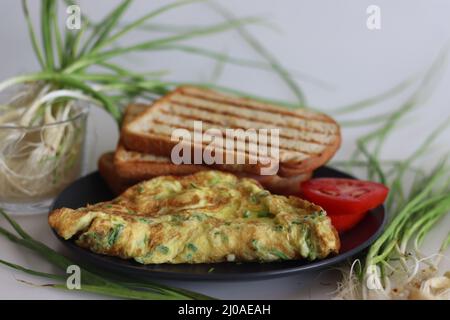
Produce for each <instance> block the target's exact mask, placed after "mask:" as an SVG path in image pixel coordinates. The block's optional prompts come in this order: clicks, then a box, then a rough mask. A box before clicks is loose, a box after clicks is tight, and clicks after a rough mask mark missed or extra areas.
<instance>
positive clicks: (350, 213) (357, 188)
mask: <svg viewBox="0 0 450 320" xmlns="http://www.w3.org/2000/svg"><path fill="white" fill-rule="evenodd" d="M388 192H389V189H388V188H387V187H386V186H384V185H383V184H381V183H376V182H371V181H362V180H354V179H340V178H317V179H312V180H309V181H305V182H303V183H302V184H301V193H302V196H303V198H305V199H306V200H308V201H311V202H313V203H315V204H317V205H319V206H321V207H322V208H324V209H325V211H326V212H327V214H328V216H329V217H330V218H331V222H332V223H333V225H334V227H335V228H336V229H337V231H338V232H344V231H347V230H349V229H350V228H352V227H353V226H355V225H356V224H357V223H358V222H359V221H361V220H362V218H364V216H365V215H366V213H367V211H369V210H370V209H374V208H376V207H378V206H379V205H380V204H382V203H383V202H384V200H386V197H387V195H388Z"/></svg>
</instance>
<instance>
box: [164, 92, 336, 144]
mask: <svg viewBox="0 0 450 320" xmlns="http://www.w3.org/2000/svg"><path fill="white" fill-rule="evenodd" d="M173 98H175V97H171V99H169V100H168V102H167V103H168V104H172V105H177V106H179V107H188V108H192V109H197V110H203V111H207V112H210V113H212V114H217V115H220V116H228V117H234V118H238V119H246V120H249V121H253V122H260V123H264V124H270V125H282V126H284V127H288V128H292V129H295V130H298V131H307V132H313V133H321V134H324V135H336V133H337V128H336V126H335V125H332V123H331V122H324V121H320V120H312V119H304V118H301V119H298V121H297V123H296V125H293V124H289V123H286V121H274V120H273V117H274V116H276V115H278V116H282V117H290V118H291V117H292V116H291V115H286V114H276V113H271V112H267V110H260V111H259V112H260V113H259V114H253V117H249V116H246V115H244V114H243V113H242V110H244V109H243V108H240V109H239V108H236V111H234V110H232V111H230V110H226V108H227V107H228V105H221V106H220V107H217V109H213V107H211V106H208V105H206V104H205V102H203V103H204V105H200V104H201V102H200V101H197V103H200V104H196V103H194V102H186V101H177V100H173ZM163 105H164V104H161V105H159V106H158V107H159V108H161V107H162V106H163ZM264 114H265V116H264ZM271 117H272V121H271V120H266V119H271ZM280 120H281V119H280ZM300 122H302V123H303V124H301V123H300ZM308 123H310V124H311V123H314V124H316V126H313V127H312V126H311V125H309V126H308V125H307V124H308ZM321 125H322V126H323V125H325V126H326V127H327V128H328V129H325V128H321Z"/></svg>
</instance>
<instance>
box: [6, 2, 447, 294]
mask: <svg viewBox="0 0 450 320" xmlns="http://www.w3.org/2000/svg"><path fill="white" fill-rule="evenodd" d="M110 2H111V3H112V2H115V3H116V2H117V1H108V3H106V1H104V2H102V1H95V2H94V1H90V2H89V1H81V4H82V6H81V7H82V11H83V12H89V13H90V14H91V15H93V16H94V17H98V16H101V15H102V13H104V12H105V11H106V10H107V9H109V8H110V7H111V6H112V4H110ZM157 2H158V3H162V1H157ZM36 3H37V1H36V2H33V3H32V11H33V12H35V9H36ZM227 3H228V6H229V8H231V9H233V10H234V11H235V12H237V13H239V14H240V15H241V16H246V15H261V16H263V17H266V18H268V19H269V21H271V22H273V23H275V24H276V25H277V26H278V27H279V29H280V30H281V32H278V31H275V32H274V31H273V30H271V29H267V28H264V27H252V28H251V29H252V31H253V33H254V34H255V35H257V36H258V38H259V39H261V41H262V42H263V43H264V44H265V45H266V46H267V47H270V48H271V51H272V52H273V53H274V55H276V56H277V57H278V58H279V59H280V60H281V61H283V63H284V64H285V65H286V66H289V67H290V68H292V69H295V70H301V71H303V72H306V73H308V74H311V75H314V76H315V77H317V78H319V79H322V80H326V83H327V84H329V85H328V86H327V87H326V88H323V87H319V86H317V85H314V84H311V83H309V82H307V81H305V80H304V79H302V78H300V79H298V80H299V83H300V85H302V87H303V88H304V90H305V92H306V95H307V98H308V101H309V102H310V104H311V105H312V106H317V107H320V108H322V109H324V110H327V108H329V109H332V108H333V107H337V106H340V105H344V104H347V103H350V102H352V101H355V100H358V99H361V98H365V97H368V96H371V95H375V94H377V93H379V92H381V91H383V90H386V89H388V88H390V87H392V86H393V85H395V84H396V83H398V82H400V81H401V80H403V79H405V78H407V77H408V76H410V75H412V74H415V73H416V72H420V71H422V70H424V68H426V67H427V66H429V65H430V64H431V62H432V61H433V59H434V57H435V56H436V55H437V53H438V52H439V50H440V49H441V48H442V47H443V46H444V45H445V44H446V42H447V41H448V40H449V39H450V37H449V36H450V20H449V19H448V12H450V2H449V1H445V0H442V1H439V0H432V1H419V0H417V1H411V0H408V1H407V0H397V1H388V0H383V1H381V0H379V1H376V3H375V2H374V1H365V0H351V1H350V0H348V1H339V2H338V1H331V0H329V1H324V0H322V1H298V0H284V1H277V6H276V7H275V6H273V4H274V2H273V1H269V0H264V1H262V0H247V1H245V2H243V1H237V0H233V1H227ZM278 4H279V5H278ZM370 4H377V5H379V6H380V7H381V10H382V11H381V12H382V29H381V30H379V31H369V30H368V29H367V28H366V8H367V6H369V5H370ZM148 6H149V4H148V2H145V1H142V0H141V1H137V3H136V4H135V5H134V6H133V7H132V9H131V11H130V14H129V15H128V16H127V18H128V20H129V19H132V18H135V17H137V16H139V15H140V14H142V12H143V10H146V8H147V7H148ZM0 11H1V13H2V19H1V20H0V43H1V45H0V58H1V59H0V61H1V62H0V79H6V78H7V77H11V76H14V75H16V74H19V73H24V72H29V71H32V70H35V69H36V68H37V64H36V62H35V60H34V57H33V54H32V52H31V49H30V45H29V41H28V38H27V34H26V29H25V24H24V21H23V19H22V15H21V8H20V6H19V2H18V1H15V0H4V1H2V3H1V4H0ZM62 14H63V13H62ZM167 19H170V20H167ZM167 19H166V20H160V21H163V22H166V23H167V22H168V21H169V22H174V23H175V22H176V23H189V24H197V23H199V24H200V23H208V22H210V23H211V22H214V21H217V19H218V17H217V16H216V15H214V14H211V13H210V11H208V10H206V9H204V8H203V7H202V6H199V5H196V7H195V8H191V9H189V8H188V9H183V10H180V11H179V12H177V13H170V14H168V15H167ZM142 36H143V34H137V35H133V36H132V38H133V39H138V38H139V39H141V38H140V37H142ZM144 36H145V34H144ZM133 39H131V40H130V41H132V40H133ZM195 43H196V44H198V45H204V46H208V47H211V48H214V49H216V50H223V51H226V52H228V53H229V54H230V55H231V54H232V55H234V56H240V57H247V58H257V55H255V53H254V52H252V50H250V49H249V48H248V47H247V46H246V45H245V44H244V43H242V41H241V40H240V39H239V37H238V36H237V35H236V34H235V33H231V34H228V35H226V36H222V37H217V38H216V39H202V40H200V41H196V42H195ZM180 57H181V55H180V54H176V53H175V54H174V53H170V54H156V55H153V54H152V55H151V58H146V56H145V54H141V55H133V56H132V58H131V59H127V60H126V61H124V63H126V64H128V65H129V66H130V67H134V68H139V69H140V70H143V69H145V68H148V69H149V70H151V68H153V69H160V68H167V67H169V68H170V69H171V70H177V71H176V72H174V73H173V75H171V76H170V78H171V79H190V80H207V79H209V75H210V73H211V70H212V69H213V67H214V63H212V62H210V61H206V60H204V59H201V58H192V57H185V56H183V57H184V58H182V59H180ZM447 69H448V68H447ZM447 69H445V70H444V71H443V75H442V79H441V81H440V84H439V85H438V87H437V88H436V91H435V92H434V94H433V96H432V98H431V99H430V100H429V101H427V102H426V103H425V104H424V105H423V106H421V107H420V108H419V109H418V110H417V111H415V112H414V113H412V114H411V115H409V116H408V117H407V119H406V120H405V121H403V122H402V123H401V125H400V126H399V129H398V131H396V133H395V135H394V136H392V138H391V139H390V140H389V141H388V143H387V145H386V148H385V149H384V150H383V156H384V157H385V158H388V159H396V158H397V159H398V158H400V159H401V158H403V157H405V156H406V155H408V154H409V153H410V152H411V151H412V150H414V148H415V147H416V146H417V145H418V144H419V143H420V142H421V141H422V139H423V138H424V137H425V136H426V133H427V132H430V130H431V129H432V128H433V127H434V126H435V124H436V123H440V121H442V119H445V118H447V117H448V116H449V115H450V106H449V105H450V104H449V103H450V99H449V98H450V94H449V89H448V88H449V87H450V75H449V72H448V70H447ZM220 83H221V84H224V85H228V86H233V87H235V88H241V89H242V90H247V91H250V92H253V93H259V94H261V95H265V96H270V97H276V98H282V99H285V100H289V99H293V97H292V95H291V94H290V93H289V91H288V89H286V86H285V85H284V84H283V83H282V82H281V81H280V80H279V79H277V77H276V76H274V75H272V74H269V73H265V72H260V71H253V70H249V69H243V68H236V67H227V68H226V70H225V73H224V74H223V75H222V78H221V79H220ZM407 96H408V95H407V93H405V94H403V95H400V97H399V98H398V99H392V100H390V101H387V102H385V103H381V104H380V105H379V106H377V108H376V109H373V110H366V111H361V112H359V113H357V114H355V115H352V116H353V117H358V118H360V117H364V116H368V115H370V114H373V113H376V112H382V111H383V110H384V111H387V110H389V108H392V107H394V106H396V105H398V102H399V101H402V99H403V100H404V99H405V97H407ZM94 123H95V126H94V125H93V124H94ZM366 130H367V128H356V129H344V130H343V137H344V144H343V146H342V148H341V150H340V151H339V153H338V155H337V156H336V158H338V159H345V158H346V157H348V155H349V153H350V152H351V151H352V150H353V149H354V140H355V138H356V137H358V136H359V135H360V134H361V133H362V132H365V131H366ZM449 137H450V134H449V132H448V131H447V132H446V134H445V135H443V136H442V137H441V138H440V139H438V141H437V142H436V143H435V144H434V146H433V147H432V149H431V150H432V152H431V153H430V154H429V155H428V157H427V158H426V159H425V161H424V162H423V163H422V166H423V167H425V168H429V167H431V166H432V164H433V163H435V162H436V160H437V159H438V158H439V155H440V154H443V152H444V151H445V150H447V151H448V146H449V144H448V141H449ZM88 140H89V141H88V152H89V157H88V158H89V161H88V166H87V171H92V170H94V169H95V163H96V159H97V158H98V156H99V155H100V154H101V153H103V152H104V151H107V150H112V149H113V148H114V145H115V143H116V141H117V129H116V128H115V126H114V123H113V121H112V120H111V119H110V118H109V116H108V115H107V114H106V113H105V112H103V111H102V110H98V109H92V110H91V116H90V124H89V139H88ZM17 219H18V221H19V222H20V223H21V224H22V225H23V226H24V227H25V229H26V230H28V231H29V232H30V233H31V234H32V235H33V236H35V237H36V238H37V239H39V240H41V241H43V242H45V243H46V244H48V245H50V246H51V247H54V248H57V249H58V250H60V251H61V252H63V251H64V248H62V246H61V244H59V243H58V241H57V240H56V239H55V238H54V237H53V235H52V234H51V233H50V230H49V228H48V226H47V222H46V214H42V215H35V216H21V217H18V218H17ZM1 225H2V226H3V225H5V224H4V223H3V222H2V223H1ZM449 227H450V217H449V216H447V217H446V218H445V219H444V220H442V222H441V223H440V224H439V226H437V228H436V229H435V230H434V232H433V233H432V234H431V235H430V236H429V237H428V238H427V239H426V241H425V245H424V250H425V252H430V253H431V252H434V251H435V250H436V247H438V246H439V245H440V243H441V241H442V239H443V238H444V237H445V235H446V234H447V232H448V230H449V229H450V228H449ZM448 254H449V252H448V251H447V256H448ZM0 258H1V259H4V260H8V261H13V262H16V263H18V264H21V265H23V266H28V267H33V268H35V269H39V270H42V271H50V270H52V268H51V267H50V266H49V265H47V264H46V263H43V262H42V260H41V259H39V258H37V257H36V256H35V255H34V254H32V253H30V252H28V251H26V250H20V249H19V248H18V246H16V245H14V244H11V243H10V242H8V241H7V240H5V239H4V238H1V239H0ZM442 269H443V270H449V269H450V263H449V261H448V259H447V260H444V262H443V264H442ZM19 279H20V280H26V281H29V282H32V283H40V284H42V283H46V280H42V279H39V278H35V277H31V276H27V275H24V274H22V273H20V272H16V271H14V270H11V269H9V268H6V267H4V266H0V298H2V299H83V298H88V299H89V298H102V297H100V296H96V295H89V294H85V293H80V292H76V291H74V292H61V291H58V290H54V289H49V288H42V287H33V286H30V285H28V284H24V283H22V282H19V281H18V280H19ZM338 279H339V273H338V272H336V271H333V270H325V271H323V272H310V273H307V274H302V275H298V276H292V277H286V278H281V279H274V280H265V281H255V282H234V283H224V282H208V283H205V282H170V283H169V282H168V283H169V284H172V285H177V286H181V287H185V288H189V289H193V290H198V291H200V292H202V293H206V294H210V295H213V296H216V297H218V298H232V299H309V298H313V299H315V298H323V299H328V298H331V297H332V295H331V294H330V293H331V292H332V291H333V290H334V289H335V284H336V281H337V280H338Z"/></svg>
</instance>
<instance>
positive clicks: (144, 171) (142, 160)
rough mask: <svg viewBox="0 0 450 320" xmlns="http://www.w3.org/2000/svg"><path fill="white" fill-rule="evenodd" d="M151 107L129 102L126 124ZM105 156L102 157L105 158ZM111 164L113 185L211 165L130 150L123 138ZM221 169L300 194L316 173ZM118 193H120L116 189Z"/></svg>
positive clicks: (197, 169) (128, 183) (276, 189)
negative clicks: (283, 174)
mask: <svg viewBox="0 0 450 320" xmlns="http://www.w3.org/2000/svg"><path fill="white" fill-rule="evenodd" d="M148 108H149V106H148V105H144V104H130V105H129V106H127V108H126V110H125V116H124V121H123V125H124V126H125V125H126V124H127V123H129V122H130V121H132V120H134V119H135V118H136V117H137V116H139V115H140V114H141V113H143V112H145V111H146V110H147V109H148ZM103 157H105V158H104V159H103V161H106V160H107V158H106V156H102V158H103ZM102 158H101V159H100V161H102ZM108 159H109V157H108ZM99 165H100V164H99ZM99 167H100V166H99ZM109 167H114V169H113V170H111V171H110V174H111V175H115V176H117V177H116V178H111V177H108V178H107V181H108V179H109V180H111V179H112V181H113V182H112V184H113V185H116V184H117V181H121V183H120V185H130V183H133V184H134V183H136V182H138V181H143V180H147V179H151V178H154V177H156V176H160V175H177V176H183V175H188V174H192V173H195V172H199V171H203V170H208V169H209V168H208V167H207V166H203V165H189V164H182V165H176V164H173V163H172V161H171V160H170V158H168V157H163V156H156V155H153V154H150V153H142V152H136V151H130V150H127V149H126V148H125V146H124V145H123V144H122V143H121V142H119V144H118V146H117V148H116V151H115V153H114V165H113V164H111V165H110V166H109ZM219 169H220V170H223V171H231V172H233V171H234V172H233V173H235V174H236V175H238V176H240V177H247V178H252V179H255V180H257V181H259V183H261V184H262V185H263V186H264V187H265V188H266V189H268V190H270V191H271V192H275V193H278V194H286V195H295V194H299V190H300V189H299V188H300V182H302V181H306V180H309V179H310V178H311V175H312V172H305V173H302V174H299V175H295V176H292V177H280V176H279V175H270V176H260V175H256V174H248V173H245V172H236V171H235V170H232V169H233V168H230V166H226V165H222V166H219ZM110 184H111V183H110ZM114 189H116V190H123V188H122V187H121V188H113V190H114ZM116 194H118V193H117V192H116Z"/></svg>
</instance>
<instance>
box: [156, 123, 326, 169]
mask: <svg viewBox="0 0 450 320" xmlns="http://www.w3.org/2000/svg"><path fill="white" fill-rule="evenodd" d="M154 123H155V124H159V125H162V126H166V127H167V128H169V130H171V129H186V130H189V127H183V126H181V125H174V124H167V123H164V122H163V121H160V120H154ZM154 128H155V127H154V126H153V127H152V128H150V129H149V131H148V132H149V133H150V134H153V135H157V136H163V137H165V138H168V139H170V136H169V135H167V134H166V133H165V132H161V131H157V130H155V129H154ZM208 144H209V143H208V142H205V143H203V144H202V146H205V147H206V146H207V145H208ZM192 145H195V146H198V145H199V144H193V143H192ZM252 145H254V146H257V145H256V144H254V143H253V144H252ZM248 146H249V143H248V142H247V140H246V142H245V149H246V150H245V154H246V155H247V154H249V152H248V151H250V150H247V149H248V148H247V147H248ZM235 147H237V145H236V144H235ZM222 150H225V151H226V150H227V149H226V148H223V149H222ZM233 150H234V151H236V152H243V151H242V150H236V148H235V149H233ZM228 151H232V150H228ZM283 151H284V152H283ZM250 154H252V155H255V153H250ZM290 154H293V157H290V156H289V155H290ZM282 155H285V156H287V157H288V158H298V157H302V159H303V160H304V159H307V158H310V157H311V156H320V155H321V153H320V154H309V153H307V152H303V151H298V150H290V149H286V148H281V147H280V160H281V158H282Z"/></svg>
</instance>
